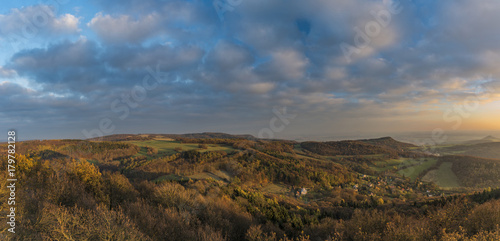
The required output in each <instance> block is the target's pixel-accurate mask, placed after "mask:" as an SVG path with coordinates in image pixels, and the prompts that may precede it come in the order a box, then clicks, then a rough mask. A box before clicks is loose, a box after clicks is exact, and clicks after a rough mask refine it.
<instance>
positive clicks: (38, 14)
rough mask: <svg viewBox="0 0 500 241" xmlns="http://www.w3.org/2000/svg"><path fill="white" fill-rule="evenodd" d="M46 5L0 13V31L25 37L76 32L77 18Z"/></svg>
mask: <svg viewBox="0 0 500 241" xmlns="http://www.w3.org/2000/svg"><path fill="white" fill-rule="evenodd" d="M57 14H58V13H57V12H56V11H55V9H54V8H53V7H51V6H48V5H35V6H28V7H23V8H14V9H11V10H10V12H9V13H8V14H5V15H0V33H2V35H4V36H10V35H13V34H15V35H18V36H22V37H25V38H34V37H36V36H48V35H61V34H77V33H79V32H80V29H79V23H80V21H79V18H77V17H75V16H73V15H71V14H68V13H66V14H61V15H59V16H58V15H57Z"/></svg>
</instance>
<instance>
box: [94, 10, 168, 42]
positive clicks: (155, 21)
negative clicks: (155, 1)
mask: <svg viewBox="0 0 500 241" xmlns="http://www.w3.org/2000/svg"><path fill="white" fill-rule="evenodd" d="M87 26H89V27H90V28H91V29H92V30H94V31H95V32H96V33H97V34H98V35H99V36H100V37H101V38H102V39H103V40H104V41H107V42H112V43H116V42H132V43H139V42H141V41H143V40H145V39H147V38H149V37H151V36H154V35H155V34H159V33H161V28H160V17H159V15H157V14H154V13H152V14H149V15H147V16H144V17H142V18H140V19H137V20H134V19H132V18H131V17H130V16H128V15H120V16H117V17H111V16H110V15H103V14H102V13H98V14H96V16H95V17H94V18H92V20H90V22H89V23H88V24H87Z"/></svg>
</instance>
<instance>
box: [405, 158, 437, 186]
mask: <svg viewBox="0 0 500 241" xmlns="http://www.w3.org/2000/svg"><path fill="white" fill-rule="evenodd" d="M436 162H437V159H436V158H428V159H426V160H425V161H422V162H420V164H419V165H416V166H410V167H408V168H405V169H402V170H399V171H398V174H399V175H404V176H405V177H409V178H411V180H412V181H414V180H415V179H417V177H418V176H419V175H420V174H421V173H423V172H424V171H426V170H427V169H429V168H431V167H432V166H434V165H435V164H436Z"/></svg>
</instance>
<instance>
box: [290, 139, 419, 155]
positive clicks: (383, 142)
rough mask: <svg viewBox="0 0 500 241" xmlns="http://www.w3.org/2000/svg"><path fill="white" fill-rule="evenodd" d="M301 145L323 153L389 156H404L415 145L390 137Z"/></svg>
mask: <svg viewBox="0 0 500 241" xmlns="http://www.w3.org/2000/svg"><path fill="white" fill-rule="evenodd" d="M300 145H301V147H302V148H304V149H305V150H308V151H310V152H313V153H316V154H319V155H324V156H335V155H379V154H386V155H389V156H391V157H394V158H396V157H398V156H406V155H407V154H408V153H407V151H408V150H409V148H411V147H415V145H412V144H408V143H403V142H398V141H396V140H394V139H392V138H391V137H384V138H379V139H369V140H358V141H329V142H315V141H308V142H302V143H301V144H300Z"/></svg>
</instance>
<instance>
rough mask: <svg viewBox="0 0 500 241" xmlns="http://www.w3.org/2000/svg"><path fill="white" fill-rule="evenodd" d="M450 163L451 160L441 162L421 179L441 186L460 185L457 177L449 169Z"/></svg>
mask: <svg viewBox="0 0 500 241" xmlns="http://www.w3.org/2000/svg"><path fill="white" fill-rule="evenodd" d="M452 165H453V163H451V162H443V163H442V164H441V165H440V166H439V168H438V169H437V170H432V171H430V172H429V173H427V174H426V175H425V176H424V178H423V180H424V181H429V182H434V183H436V184H437V185H438V186H440V187H442V188H456V187H460V183H459V182H458V178H457V176H456V175H455V173H453V170H452V169H451V167H452Z"/></svg>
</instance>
